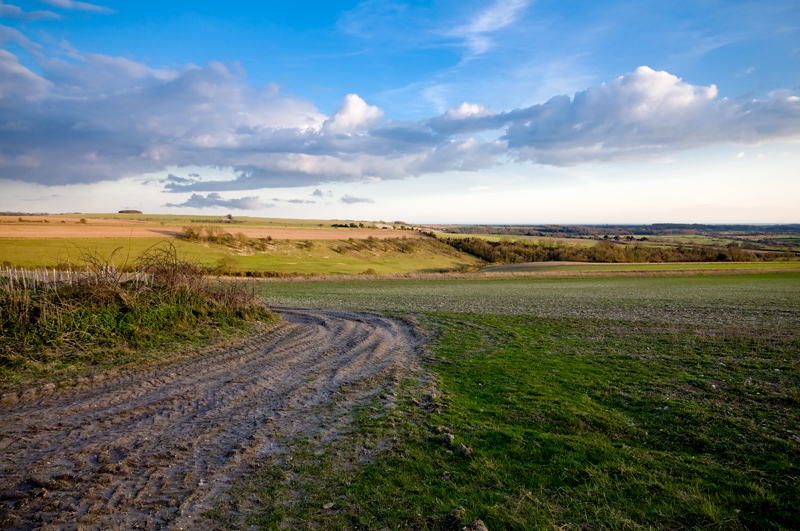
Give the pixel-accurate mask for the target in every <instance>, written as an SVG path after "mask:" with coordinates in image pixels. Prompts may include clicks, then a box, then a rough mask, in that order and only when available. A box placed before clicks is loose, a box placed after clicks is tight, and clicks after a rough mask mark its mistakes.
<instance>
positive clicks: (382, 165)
mask: <svg viewBox="0 0 800 531" xmlns="http://www.w3.org/2000/svg"><path fill="white" fill-rule="evenodd" d="M0 46H1V47H2V48H1V49H0V186H2V189H3V193H2V195H0V210H13V211H30V212H40V211H45V212H71V211H82V212H103V211H116V210H120V209H123V208H137V209H140V210H144V211H148V212H172V213H203V214H217V213H227V212H229V211H230V212H233V213H234V214H238V215H263V216H271V217H298V218H337V219H375V220H377V219H383V220H395V219H403V220H406V221H410V222H438V223H447V222H454V223H656V222H699V223H732V222H743V223H792V222H793V223H797V222H800V216H799V215H798V212H800V208H798V206H797V198H798V197H800V178H799V177H800V171H798V168H800V143H798V140H800V5H798V4H797V3H796V2H791V1H760V2H736V1H724V2H722V1H695V2H665V1H662V2H632V1H597V2H591V3H590V2H569V1H558V2H556V1H541V0H540V1H531V0H505V1H499V0H498V1H494V2H492V1H488V2H467V1H459V2H455V1H431V2H390V1H370V2H303V1H297V2H291V3H289V2H236V1H230V2H227V3H224V4H223V3H219V2H181V1H173V2H166V3H164V2H159V3H155V2H149V1H144V0H140V1H137V2H102V3H89V2H79V1H75V0H41V1H32V0H24V1H23V0H8V1H6V0H2V1H1V2H0Z"/></svg>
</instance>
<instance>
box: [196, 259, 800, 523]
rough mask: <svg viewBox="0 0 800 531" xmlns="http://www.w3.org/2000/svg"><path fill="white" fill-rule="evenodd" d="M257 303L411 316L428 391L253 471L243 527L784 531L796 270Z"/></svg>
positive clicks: (275, 288)
mask: <svg viewBox="0 0 800 531" xmlns="http://www.w3.org/2000/svg"><path fill="white" fill-rule="evenodd" d="M261 289H262V293H263V295H264V297H265V298H266V299H267V300H268V301H269V302H270V303H271V304H274V305H277V306H295V307H315V308H330V309H342V310H344V309H349V310H362V311H363V310H372V311H379V312H390V313H402V314H406V315H412V316H415V317H416V319H418V320H419V321H420V322H421V323H422V324H423V325H424V327H425V329H426V330H427V331H428V334H429V335H430V339H429V343H428V344H429V347H430V348H431V349H432V351H433V354H434V356H433V357H432V358H431V359H430V360H429V361H428V363H427V364H426V370H427V371H429V372H430V374H431V375H432V376H433V378H434V381H435V382H436V383H437V387H438V390H437V391H436V393H434V394H433V395H429V394H426V393H427V392H426V391H423V389H421V388H419V387H416V386H415V384H414V383H413V382H412V381H409V382H406V386H407V387H406V389H405V392H404V393H402V394H401V395H400V396H399V397H398V406H397V407H396V408H395V409H393V410H391V411H390V412H388V413H379V412H376V411H381V410H377V409H376V410H370V409H369V408H366V409H365V410H364V411H363V412H362V415H361V417H360V423H361V427H360V428H359V429H358V430H357V431H356V432H354V433H352V434H350V436H349V437H346V438H345V440H343V441H338V442H337V443H336V444H333V443H331V442H323V441H316V440H299V441H297V446H296V454H294V459H293V460H292V461H280V462H278V461H270V460H264V461H263V462H261V463H260V464H259V466H258V469H259V472H257V473H255V474H254V475H252V476H249V477H248V478H246V479H244V480H242V481H241V482H240V483H239V484H238V485H237V487H236V489H235V496H234V498H235V499H237V500H240V501H242V500H247V499H252V498H256V499H258V500H259V504H258V506H257V508H254V509H251V511H250V512H249V516H248V519H247V523H250V524H253V525H254V526H256V527H258V528H262V529H279V528H282V526H283V527H285V526H286V525H289V526H290V527H292V528H295V529H323V528H324V529H353V528H358V529H430V530H434V529H435V530H444V529H461V528H462V527H463V526H464V525H466V524H467V523H468V522H470V521H472V520H475V519H478V518H480V519H482V520H483V521H484V522H485V523H486V525H487V527H488V529H492V530H495V529H504V530H539V529H541V530H565V529H575V530H577V529H634V530H638V529H741V530H745V529H776V530H777V529H785V530H788V529H797V528H800V516H799V514H800V513H798V512H797V510H796V508H797V501H798V499H800V487H799V484H798V481H797V478H798V475H799V474H800V428H798V426H800V393H799V392H798V390H799V389H800V273H797V272H785V273H762V274H743V275H724V276H713V275H704V276H688V277H656V276H648V277H613V276H612V277H601V278H560V279H483V280H464V279H461V280H395V281H387V280H384V281H360V282H359V281H340V282H325V281H318V282H266V283H264V284H263V285H262V288H261ZM377 405H378V404H377V403H376V406H377ZM437 426H441V428H438V429H437V428H436V427H437ZM442 433H451V434H452V435H453V437H454V441H453V443H452V444H451V443H449V442H446V441H445V442H443V441H442V438H441V437H442ZM459 444H464V445H465V446H466V447H468V448H469V449H470V450H471V453H470V455H466V453H465V452H459V451H458V448H457V446H458V445H459ZM365 455H366V456H367V457H366V458H365V457H364V456H365ZM321 456H325V457H321ZM287 478H288V479H287ZM330 501H335V507H336V510H335V511H321V510H320V507H322V506H323V505H324V504H326V503H328V502H330ZM250 507H253V506H250ZM458 507H463V511H458V510H457V508H458ZM454 510H455V511H454ZM211 515H212V516H213V512H212V513H211Z"/></svg>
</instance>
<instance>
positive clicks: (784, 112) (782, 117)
mask: <svg viewBox="0 0 800 531" xmlns="http://www.w3.org/2000/svg"><path fill="white" fill-rule="evenodd" d="M509 115H510V116H509V117H510V118H512V120H511V125H510V126H509V127H508V129H507V131H506V136H505V139H506V140H507V142H508V145H509V148H511V149H512V150H513V151H516V152H517V154H518V156H519V158H521V159H526V160H533V161H537V162H541V163H545V164H554V165H570V164H578V163H582V162H589V161H611V160H624V159H635V158H653V157H657V156H661V155H664V154H666V153H671V152H676V151H681V150H685V149H694V148H698V147H705V146H712V145H719V144H726V143H730V144H754V143H759V142H764V141H767V140H792V139H798V138H800V101H793V100H792V96H790V95H789V94H788V93H786V92H773V93H772V94H771V95H770V99H769V100H766V101H752V102H748V103H744V104H742V103H738V102H735V101H732V100H728V99H725V98H722V99H720V98H718V93H717V88H716V86H714V85H711V86H708V87H698V86H694V85H690V84H688V83H686V82H684V81H683V80H681V79H680V78H679V77H677V76H674V75H672V74H669V73H667V72H656V71H654V70H652V69H650V68H648V67H644V66H643V67H639V68H638V69H636V71H635V72H633V73H631V74H627V75H625V76H621V77H620V78H618V79H616V80H614V81H612V82H611V83H608V84H603V85H601V86H598V87H592V88H589V89H587V90H585V91H583V92H579V93H577V94H575V96H574V98H572V99H570V98H568V97H566V96H559V97H556V98H553V99H551V100H550V101H548V102H547V103H545V104H543V105H535V106H533V107H529V108H528V109H523V110H520V111H514V112H512V113H509Z"/></svg>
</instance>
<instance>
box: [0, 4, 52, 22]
mask: <svg viewBox="0 0 800 531" xmlns="http://www.w3.org/2000/svg"><path fill="white" fill-rule="evenodd" d="M0 18H10V19H17V20H47V19H54V18H60V17H59V16H58V15H57V14H55V13H53V12H52V11H23V10H22V9H20V8H19V7H17V6H14V5H11V4H4V3H3V2H0Z"/></svg>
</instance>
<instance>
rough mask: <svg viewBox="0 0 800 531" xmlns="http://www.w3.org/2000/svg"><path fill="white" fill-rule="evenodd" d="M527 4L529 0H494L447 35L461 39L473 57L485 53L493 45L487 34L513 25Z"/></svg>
mask: <svg viewBox="0 0 800 531" xmlns="http://www.w3.org/2000/svg"><path fill="white" fill-rule="evenodd" d="M529 3H530V0H496V1H495V3H494V4H492V5H491V6H489V7H488V8H486V9H484V10H483V11H481V12H480V13H478V14H476V16H475V17H474V18H472V19H471V20H470V21H468V22H467V23H466V24H463V25H461V26H458V27H456V28H453V29H452V30H450V31H448V32H447V34H448V35H449V36H451V37H458V38H460V39H463V41H464V44H465V45H466V46H468V47H469V48H470V50H471V52H472V53H473V54H475V55H479V54H483V53H486V52H487V51H489V49H490V48H491V47H492V44H493V43H492V39H491V37H489V35H488V34H490V33H492V32H495V31H497V30H500V29H503V28H505V27H506V26H508V25H510V24H512V23H514V22H515V21H516V20H517V18H518V17H519V15H520V12H521V11H522V10H523V9H524V8H525V7H527V6H528V4H529Z"/></svg>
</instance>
